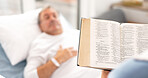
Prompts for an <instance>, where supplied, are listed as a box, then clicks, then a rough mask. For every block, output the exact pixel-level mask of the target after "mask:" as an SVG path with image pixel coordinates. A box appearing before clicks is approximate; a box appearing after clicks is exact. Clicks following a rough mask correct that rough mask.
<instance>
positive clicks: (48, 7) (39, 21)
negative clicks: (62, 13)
mask: <svg viewBox="0 0 148 78" xmlns="http://www.w3.org/2000/svg"><path fill="white" fill-rule="evenodd" d="M50 8H53V7H51V6H50V5H48V6H46V7H45V8H43V9H42V10H41V12H40V13H39V15H38V25H40V24H41V20H40V16H41V13H42V12H43V11H45V10H46V9H50ZM56 11H57V10H56ZM57 13H58V14H59V12H58V11H57Z"/></svg>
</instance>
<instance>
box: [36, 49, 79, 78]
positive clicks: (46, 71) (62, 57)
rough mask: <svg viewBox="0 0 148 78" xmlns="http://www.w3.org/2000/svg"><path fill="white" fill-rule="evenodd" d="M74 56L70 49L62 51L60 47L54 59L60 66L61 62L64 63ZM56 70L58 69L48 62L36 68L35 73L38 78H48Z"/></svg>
mask: <svg viewBox="0 0 148 78" xmlns="http://www.w3.org/2000/svg"><path fill="white" fill-rule="evenodd" d="M76 55H77V51H76V50H73V49H72V48H67V49H62V47H60V49H59V50H58V52H57V54H56V56H55V57H54V58H55V59H56V60H57V61H58V63H59V64H62V63H63V62H66V61H67V60H68V59H70V58H72V57H74V56H76ZM57 68H58V67H57V66H56V65H55V64H54V63H53V62H52V61H51V60H49V61H48V62H47V63H46V64H44V65H42V66H39V67H38V68H37V73H38V76H39V78H50V77H51V75H52V74H53V72H54V71H55V70H56V69H57Z"/></svg>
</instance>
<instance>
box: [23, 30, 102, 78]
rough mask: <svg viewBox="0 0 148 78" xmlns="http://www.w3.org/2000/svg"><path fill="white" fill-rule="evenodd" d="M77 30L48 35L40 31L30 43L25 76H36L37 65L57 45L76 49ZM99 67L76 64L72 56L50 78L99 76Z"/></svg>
mask: <svg viewBox="0 0 148 78" xmlns="http://www.w3.org/2000/svg"><path fill="white" fill-rule="evenodd" d="M78 44H79V31H78V30H70V31H64V32H63V33H62V34H60V35H55V36H53V35H49V34H46V33H42V34H41V35H40V36H38V37H37V38H36V39H35V40H34V41H33V42H32V44H31V47H30V50H29V55H28V57H27V66H26V67H25V71H24V77H25V78H38V74H37V67H39V66H41V65H43V64H45V63H47V62H48V61H49V60H50V59H51V58H52V57H54V56H55V55H56V52H57V50H58V49H59V46H60V45H62V47H63V48H69V47H74V49H75V50H78ZM100 72H101V71H100V70H99V69H92V68H85V67H79V66H77V57H73V58H71V59H70V60H68V61H66V62H65V63H63V64H61V65H60V67H59V68H58V69H57V70H56V71H55V72H54V73H53V74H52V76H51V78H99V77H100Z"/></svg>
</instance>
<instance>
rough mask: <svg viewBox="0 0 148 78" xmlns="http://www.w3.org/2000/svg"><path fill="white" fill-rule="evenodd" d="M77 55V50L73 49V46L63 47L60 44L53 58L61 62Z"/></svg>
mask: <svg viewBox="0 0 148 78" xmlns="http://www.w3.org/2000/svg"><path fill="white" fill-rule="evenodd" d="M76 55H77V51H76V50H73V48H66V49H63V48H62V46H60V48H59V50H58V51H57V54H56V55H55V57H54V58H55V59H56V60H57V61H58V62H59V63H60V64H62V63H63V62H66V61H67V60H69V59H70V58H72V57H74V56H76Z"/></svg>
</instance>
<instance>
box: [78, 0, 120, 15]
mask: <svg viewBox="0 0 148 78" xmlns="http://www.w3.org/2000/svg"><path fill="white" fill-rule="evenodd" d="M120 1H121V0H80V5H81V6H80V11H81V12H80V17H95V16H99V15H100V14H102V13H104V12H105V11H107V10H109V8H110V6H111V4H113V3H117V2H120Z"/></svg>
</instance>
